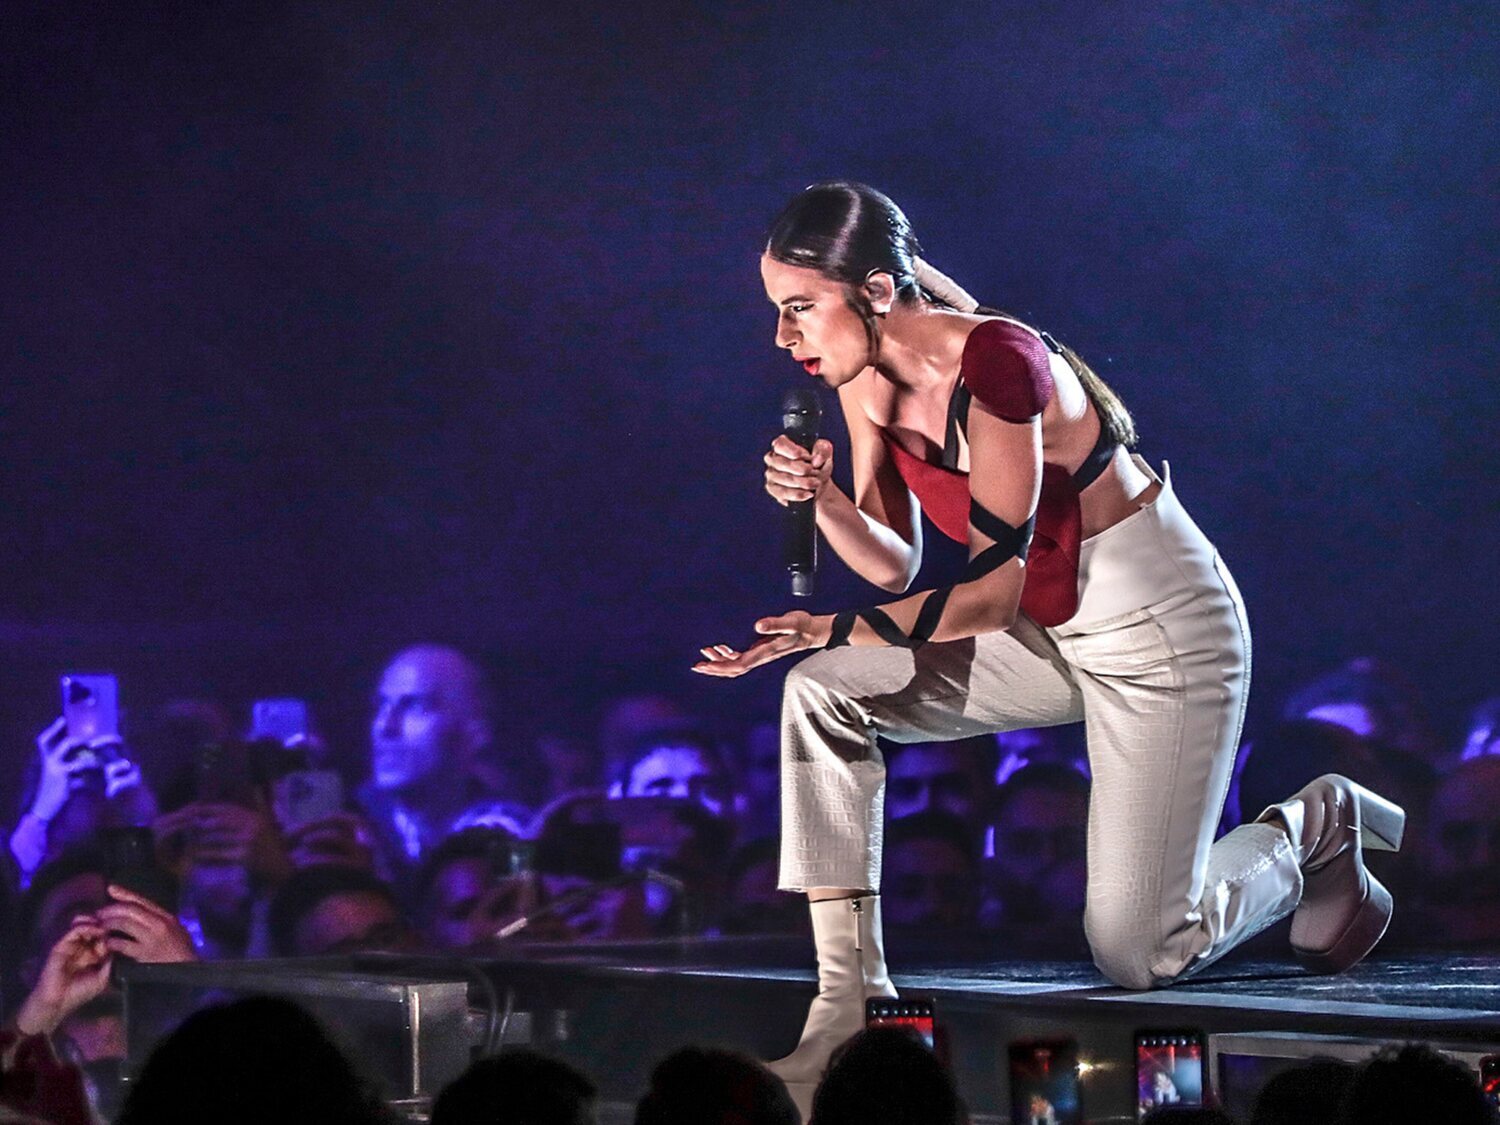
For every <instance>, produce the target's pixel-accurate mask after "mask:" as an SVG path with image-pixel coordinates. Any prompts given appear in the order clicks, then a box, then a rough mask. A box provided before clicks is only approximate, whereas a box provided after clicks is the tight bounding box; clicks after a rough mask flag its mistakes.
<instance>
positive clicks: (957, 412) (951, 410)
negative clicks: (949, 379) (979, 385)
mask: <svg viewBox="0 0 1500 1125" xmlns="http://www.w3.org/2000/svg"><path fill="white" fill-rule="evenodd" d="M973 397H974V396H973V395H972V394H971V393H970V392H969V388H968V387H966V386H964V379H963V375H961V374H960V375H959V377H958V382H957V383H955V384H953V393H952V394H951V395H949V396H948V428H947V429H946V430H945V431H944V433H943V468H945V469H957V468H958V435H959V433H960V432H961V431H962V432H964V433H967V432H968V429H969V403H970V402H971V401H972V400H973Z"/></svg>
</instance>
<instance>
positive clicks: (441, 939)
mask: <svg viewBox="0 0 1500 1125" xmlns="http://www.w3.org/2000/svg"><path fill="white" fill-rule="evenodd" d="M515 846H516V841H515V838H514V837H513V836H511V834H510V833H508V832H506V831H505V830H504V829H500V828H467V829H464V830H463V831H462V832H457V833H455V834H453V835H452V836H449V837H448V838H447V839H446V840H444V841H442V842H441V843H439V844H438V845H437V846H436V847H434V848H433V849H432V850H431V851H430V852H429V853H428V855H427V859H426V861H425V862H424V863H423V865H422V873H421V875H420V877H419V880H418V887H417V890H418V895H417V902H418V903H419V905H420V910H421V913H420V918H421V921H422V928H423V930H424V935H425V937H426V939H427V944H428V947H429V948H431V949H468V948H471V947H473V946H475V945H478V944H480V943H482V942H486V941H489V940H491V939H493V938H494V936H495V933H496V931H497V930H498V929H499V928H500V925H501V924H502V923H503V922H504V921H505V919H506V917H507V916H508V915H509V914H511V913H512V912H513V909H514V907H513V895H512V894H511V893H510V892H509V890H508V888H509V886H510V884H509V882H508V880H509V879H510V876H511V874H512V863H513V858H514V851H515Z"/></svg>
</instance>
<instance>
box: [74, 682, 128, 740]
mask: <svg viewBox="0 0 1500 1125" xmlns="http://www.w3.org/2000/svg"><path fill="white" fill-rule="evenodd" d="M118 691H119V689H118V687H117V685H116V683H115V678H114V677H113V676H64V677H63V678H62V710H63V719H64V720H65V721H66V722H67V724H68V737H69V738H79V739H83V740H84V741H86V742H87V741H92V740H93V739H96V738H105V737H113V736H116V735H118V734H119V733H120V714H119V703H118Z"/></svg>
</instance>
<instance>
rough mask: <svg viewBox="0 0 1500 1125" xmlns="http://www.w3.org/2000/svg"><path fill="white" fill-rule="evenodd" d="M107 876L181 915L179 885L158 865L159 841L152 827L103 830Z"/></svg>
mask: <svg viewBox="0 0 1500 1125" xmlns="http://www.w3.org/2000/svg"><path fill="white" fill-rule="evenodd" d="M99 846H100V848H101V849H102V850H103V852H104V877H105V879H106V880H108V882H109V883H110V884H111V885H113V886H117V887H124V888H125V889H126V890H128V891H134V892H135V893H136V894H139V895H144V896H145V897H146V898H149V899H150V900H151V901H152V902H154V903H156V904H157V905H158V906H160V907H162V908H163V909H166V910H170V911H171V912H172V913H174V914H175V913H177V883H176V881H175V880H174V879H173V878H172V876H171V874H170V873H169V872H167V871H164V870H162V868H161V867H160V866H158V865H157V862H156V840H155V839H154V838H153V836H152V835H151V829H149V828H101V829H100V830H99Z"/></svg>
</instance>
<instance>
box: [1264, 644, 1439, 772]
mask: <svg viewBox="0 0 1500 1125" xmlns="http://www.w3.org/2000/svg"><path fill="white" fill-rule="evenodd" d="M1281 717H1282V718H1283V719H1316V720H1319V721H1322V722H1325V723H1337V724H1338V725H1339V726H1341V727H1347V728H1348V729H1349V730H1351V731H1353V732H1354V733H1355V734H1357V735H1359V737H1360V738H1363V739H1367V740H1369V741H1370V742H1371V743H1375V744H1378V745H1384V746H1388V747H1390V748H1391V749H1393V750H1395V751H1397V752H1398V753H1401V754H1405V755H1407V756H1408V757H1410V758H1411V759H1413V760H1414V761H1416V762H1421V763H1425V764H1427V765H1428V766H1431V765H1433V764H1435V763H1436V761H1437V738H1436V736H1435V735H1434V733H1433V731H1432V728H1431V727H1430V726H1429V725H1428V723H1427V718H1426V716H1425V715H1424V714H1423V711H1422V704H1421V700H1420V699H1419V698H1418V696H1417V690H1416V688H1415V687H1414V686H1413V685H1412V684H1411V683H1410V682H1408V681H1407V680H1406V679H1405V677H1403V676H1401V675H1400V674H1399V673H1397V672H1396V671H1395V670H1394V669H1392V668H1390V667H1387V666H1386V665H1384V664H1381V663H1380V662H1379V661H1376V660H1372V659H1370V658H1368V657H1360V658H1358V659H1355V660H1351V661H1349V662H1348V663H1347V664H1345V665H1343V666H1342V667H1341V668H1338V669H1337V670H1335V671H1333V672H1331V673H1329V674H1328V675H1326V676H1321V677H1319V678H1318V679H1316V680H1314V681H1313V682H1312V683H1310V684H1308V685H1307V686H1306V687H1304V688H1302V689H1301V690H1300V691H1297V692H1294V693H1293V694H1292V696H1291V698H1290V699H1288V700H1287V704H1286V706H1285V708H1283V710H1282V716H1281Z"/></svg>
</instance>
